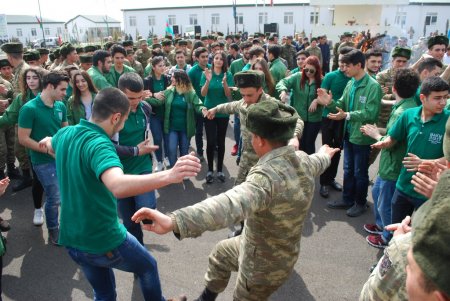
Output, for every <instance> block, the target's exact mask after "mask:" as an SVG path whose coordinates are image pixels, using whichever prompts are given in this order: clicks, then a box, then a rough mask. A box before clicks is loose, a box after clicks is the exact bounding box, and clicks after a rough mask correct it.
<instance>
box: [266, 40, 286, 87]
mask: <svg viewBox="0 0 450 301" xmlns="http://www.w3.org/2000/svg"><path fill="white" fill-rule="evenodd" d="M280 54H281V46H280V45H269V47H267V58H268V59H269V61H270V68H269V71H270V74H272V77H273V81H274V84H275V85H276V84H277V83H278V82H279V81H280V80H282V79H283V78H285V77H286V71H287V67H286V65H284V64H283V62H282V61H281V60H280Z"/></svg>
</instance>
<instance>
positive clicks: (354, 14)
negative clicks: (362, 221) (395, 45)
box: [122, 0, 450, 40]
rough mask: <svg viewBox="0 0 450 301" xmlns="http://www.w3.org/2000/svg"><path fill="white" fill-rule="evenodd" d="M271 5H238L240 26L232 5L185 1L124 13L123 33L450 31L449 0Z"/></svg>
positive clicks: (317, 0) (334, 35)
mask: <svg viewBox="0 0 450 301" xmlns="http://www.w3.org/2000/svg"><path fill="white" fill-rule="evenodd" d="M229 2H231V1H227V3H229ZM269 2H270V1H264V0H259V1H254V2H253V3H251V2H248V4H237V6H236V25H235V18H234V13H233V6H232V5H231V4H223V5H221V4H217V5H209V4H205V5H202V6H184V4H185V3H186V2H180V4H181V6H176V7H149V8H133V9H122V11H123V21H124V31H125V33H127V34H131V35H133V36H134V35H135V34H136V32H138V33H139V34H140V35H142V36H144V37H146V36H148V34H149V33H154V34H158V35H160V36H161V35H164V34H165V30H166V22H167V23H168V24H169V25H170V26H173V25H176V26H175V29H176V28H177V27H178V31H179V32H180V33H184V32H187V31H191V29H192V27H193V26H195V25H199V26H200V27H201V33H202V34H206V33H207V31H208V32H214V31H220V32H223V33H225V34H227V33H232V32H236V31H238V32H239V31H242V32H244V31H247V32H249V33H250V34H252V33H254V32H264V31H265V30H264V24H269V23H276V24H278V32H279V34H280V35H293V34H294V33H295V32H297V33H301V32H302V31H304V32H305V34H306V35H311V36H316V35H319V34H327V35H328V37H329V38H330V39H332V40H337V39H338V35H340V34H342V32H344V31H362V30H368V29H370V30H371V32H372V34H376V33H384V32H387V33H388V34H390V35H399V36H400V35H401V36H407V37H408V38H410V37H412V39H414V40H417V38H418V37H420V36H425V35H429V34H430V33H431V32H434V31H436V30H437V31H439V32H440V33H446V32H447V31H448V26H449V25H448V23H449V16H450V1H449V0H422V1H420V0H377V1H375V0H372V1H368V0H332V1H330V0H300V1H290V2H286V0H284V1H283V2H282V1H281V0H273V1H272V2H273V6H270V5H269V4H268V3H269ZM216 3H219V2H216ZM330 3H333V5H331V4H330ZM411 28H412V30H411ZM175 31H176V30H175Z"/></svg>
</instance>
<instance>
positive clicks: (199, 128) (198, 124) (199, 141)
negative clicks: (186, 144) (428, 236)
mask: <svg viewBox="0 0 450 301" xmlns="http://www.w3.org/2000/svg"><path fill="white" fill-rule="evenodd" d="M203 119H204V118H203V115H202V114H195V146H196V147H197V155H202V156H203Z"/></svg>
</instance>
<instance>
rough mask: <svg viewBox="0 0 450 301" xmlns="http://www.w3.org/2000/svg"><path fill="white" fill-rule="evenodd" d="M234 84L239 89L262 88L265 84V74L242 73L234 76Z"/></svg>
mask: <svg viewBox="0 0 450 301" xmlns="http://www.w3.org/2000/svg"><path fill="white" fill-rule="evenodd" d="M234 82H235V84H236V87H238V88H250V87H254V88H260V87H262V86H263V83H264V73H262V72H261V71H256V70H248V71H241V72H238V73H236V74H235V75H234Z"/></svg>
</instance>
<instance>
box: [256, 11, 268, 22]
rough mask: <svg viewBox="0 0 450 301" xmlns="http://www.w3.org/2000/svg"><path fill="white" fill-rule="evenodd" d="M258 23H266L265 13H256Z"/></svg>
mask: <svg viewBox="0 0 450 301" xmlns="http://www.w3.org/2000/svg"><path fill="white" fill-rule="evenodd" d="M258 20H259V24H267V23H268V22H267V13H259V14H258Z"/></svg>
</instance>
